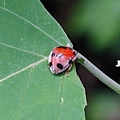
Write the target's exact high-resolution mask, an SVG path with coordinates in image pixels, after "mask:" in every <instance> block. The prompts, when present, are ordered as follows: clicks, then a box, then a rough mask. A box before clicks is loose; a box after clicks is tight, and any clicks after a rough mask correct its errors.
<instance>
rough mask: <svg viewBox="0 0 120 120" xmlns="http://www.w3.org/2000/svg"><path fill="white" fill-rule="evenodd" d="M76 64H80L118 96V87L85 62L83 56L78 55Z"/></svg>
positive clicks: (119, 87)
mask: <svg viewBox="0 0 120 120" xmlns="http://www.w3.org/2000/svg"><path fill="white" fill-rule="evenodd" d="M78 62H79V63H81V64H82V65H83V66H84V67H85V68H86V69H87V70H89V71H90V72H91V73H92V74H93V75H94V76H95V77H97V78H98V79H99V80H100V81H102V82H103V83H104V84H106V85H107V86H108V87H110V88H111V89H113V90H114V91H116V92H117V93H118V94H120V85H119V84H118V83H116V82H115V81H114V80H112V79H111V78H110V77H108V76H107V75H105V74H104V73H103V72H102V71H100V70H99V69H98V68H97V67H96V66H95V65H93V64H92V63H91V62H90V61H89V60H87V59H86V58H85V57H84V56H83V55H81V54H80V53H78Z"/></svg>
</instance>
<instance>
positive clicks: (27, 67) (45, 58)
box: [0, 57, 48, 83]
mask: <svg viewBox="0 0 120 120" xmlns="http://www.w3.org/2000/svg"><path fill="white" fill-rule="evenodd" d="M47 59H48V57H44V58H43V59H41V60H39V61H37V62H35V63H32V64H30V65H28V66H26V67H25V68H22V69H21V70H18V71H16V72H14V73H12V74H10V75H8V76H6V77H5V78H2V79H0V83H1V82H3V81H5V80H7V79H9V78H11V77H13V76H15V75H17V74H19V73H21V72H23V71H25V70H27V69H29V68H31V67H35V66H37V65H38V64H40V63H42V62H44V61H46V60H47Z"/></svg>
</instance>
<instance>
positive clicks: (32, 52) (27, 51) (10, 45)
mask: <svg viewBox="0 0 120 120" xmlns="http://www.w3.org/2000/svg"><path fill="white" fill-rule="evenodd" d="M0 44H1V45H3V46H6V47H10V48H12V49H16V50H19V51H23V52H26V53H29V54H33V55H36V56H40V57H46V56H43V55H41V54H37V53H34V52H31V51H28V50H24V49H21V48H17V47H14V46H12V45H7V44H5V43H1V42H0Z"/></svg>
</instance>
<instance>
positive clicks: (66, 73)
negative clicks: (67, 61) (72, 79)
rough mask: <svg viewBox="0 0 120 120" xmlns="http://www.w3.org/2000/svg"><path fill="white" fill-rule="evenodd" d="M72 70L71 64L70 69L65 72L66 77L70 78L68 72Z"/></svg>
mask: <svg viewBox="0 0 120 120" xmlns="http://www.w3.org/2000/svg"><path fill="white" fill-rule="evenodd" d="M71 68H72V64H71V65H70V67H69V68H68V69H67V70H66V72H65V76H67V77H68V72H69V71H70V70H71Z"/></svg>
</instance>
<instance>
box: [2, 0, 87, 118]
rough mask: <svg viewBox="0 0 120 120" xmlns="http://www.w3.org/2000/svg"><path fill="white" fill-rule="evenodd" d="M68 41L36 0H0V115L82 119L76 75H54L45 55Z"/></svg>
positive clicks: (82, 103) (81, 93) (82, 94)
mask: <svg viewBox="0 0 120 120" xmlns="http://www.w3.org/2000/svg"><path fill="white" fill-rule="evenodd" d="M58 45H65V46H66V45H70V46H71V47H72V44H71V42H70V41H69V39H68V37H67V36H66V34H65V33H64V31H63V29H62V28H61V27H60V25H59V24H58V23H57V22H56V21H55V20H54V19H53V18H52V17H51V15H50V14H49V13H48V12H47V11H46V10H45V9H44V7H43V5H42V4H41V3H40V2H39V1H38V0H29V2H28V1H16V0H8V1H5V0H1V1H0V70H1V72H0V120H10V119H12V120H40V119H41V120H68V119H69V120H73V119H75V120H84V119H85V114H84V107H85V105H86V101H85V91H84V88H83V86H82V84H81V82H80V80H79V78H78V76H77V75H76V71H75V67H74V68H73V69H72V70H71V71H70V72H69V77H66V76H65V75H64V73H62V74H60V75H53V74H52V73H51V72H50V70H49V68H48V66H47V64H48V63H47V59H48V55H49V53H50V51H51V49H53V48H54V47H55V46H58Z"/></svg>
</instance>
